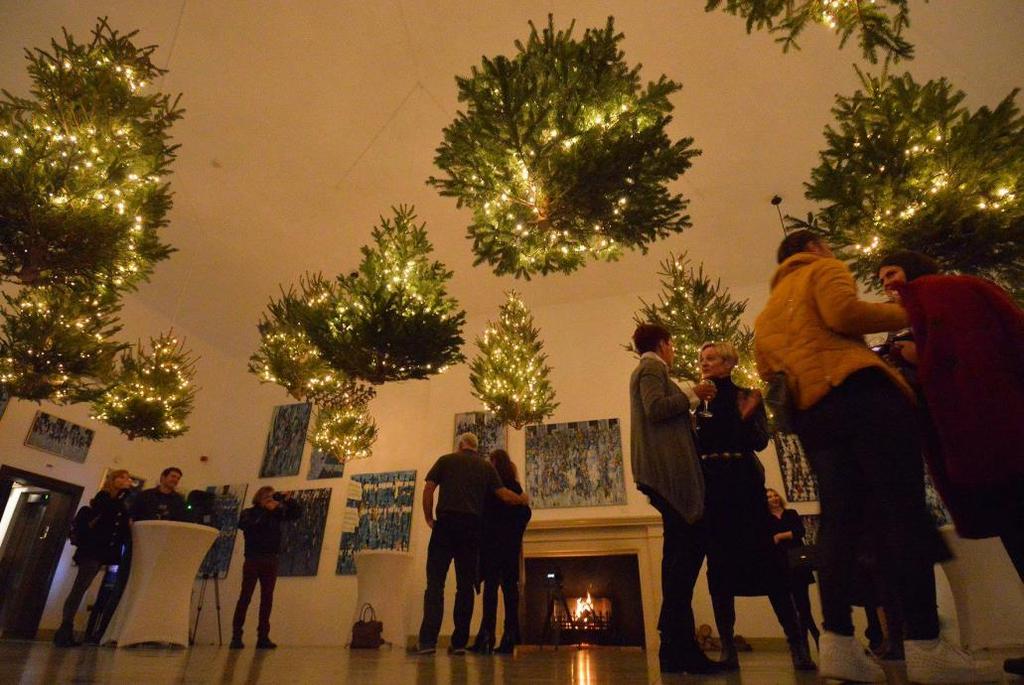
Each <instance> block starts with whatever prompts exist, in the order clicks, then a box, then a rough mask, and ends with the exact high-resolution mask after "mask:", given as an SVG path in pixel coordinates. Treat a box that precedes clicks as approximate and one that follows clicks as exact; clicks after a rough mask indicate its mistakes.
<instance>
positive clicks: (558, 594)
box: [540, 582, 573, 651]
mask: <svg viewBox="0 0 1024 685" xmlns="http://www.w3.org/2000/svg"><path fill="white" fill-rule="evenodd" d="M557 606H561V607H562V611H564V612H565V619H564V620H568V621H572V620H573V619H572V612H571V611H569V603H568V602H566V601H565V592H563V591H562V584H561V583H560V582H559V583H555V584H551V585H548V615H547V618H545V619H544V630H543V632H542V633H541V636H540V646H541V647H543V646H544V645H545V644H547V641H548V636H549V635H550V634H551V630H552V628H553V629H554V631H555V641H554V646H555V650H556V651H557V650H558V645H559V644H561V641H562V620H559V621H555V620H554V618H555V608H556V607H557Z"/></svg>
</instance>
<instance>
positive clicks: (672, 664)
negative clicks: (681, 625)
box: [658, 640, 727, 674]
mask: <svg viewBox="0 0 1024 685" xmlns="http://www.w3.org/2000/svg"><path fill="white" fill-rule="evenodd" d="M658 663H659V665H660V666H661V672H662V673H695V674H699V673H723V672H725V671H726V670H727V669H726V668H725V667H724V666H723V665H722V664H721V663H719V662H717V661H712V660H711V659H709V658H707V657H706V656H705V655H704V652H702V651H701V650H700V646H699V645H698V644H697V641H696V640H690V642H689V643H682V644H680V643H674V642H665V641H662V643H661V647H660V648H659V649H658Z"/></svg>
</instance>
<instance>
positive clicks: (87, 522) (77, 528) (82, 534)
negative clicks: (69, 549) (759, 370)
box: [68, 505, 96, 547]
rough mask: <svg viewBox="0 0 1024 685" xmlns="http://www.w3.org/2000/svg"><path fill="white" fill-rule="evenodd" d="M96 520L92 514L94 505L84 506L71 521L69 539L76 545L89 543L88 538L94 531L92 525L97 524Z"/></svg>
mask: <svg viewBox="0 0 1024 685" xmlns="http://www.w3.org/2000/svg"><path fill="white" fill-rule="evenodd" d="M95 523H96V521H95V518H94V517H93V514H92V507H90V506H89V505H85V506H83V507H82V508H81V509H79V510H78V513H77V514H75V519H74V520H73V521H72V522H71V530H70V531H69V532H68V541H69V542H70V543H71V544H72V545H74V546H75V547H81V546H82V545H84V544H87V542H86V541H87V540H88V539H89V537H90V534H91V533H92V526H93V525H95Z"/></svg>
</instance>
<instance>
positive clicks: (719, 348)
mask: <svg viewBox="0 0 1024 685" xmlns="http://www.w3.org/2000/svg"><path fill="white" fill-rule="evenodd" d="M709 347H713V348H715V351H716V352H718V354H719V355H720V356H721V357H722V359H724V360H725V361H727V362H729V363H731V364H732V365H733V366H736V365H737V364H738V363H739V361H740V353H739V352H737V351H736V346H735V345H733V344H732V343H731V342H726V341H722V342H717V341H714V342H706V343H704V344H703V345H701V346H700V351H701V352H703V351H704V350H706V349H707V348H709Z"/></svg>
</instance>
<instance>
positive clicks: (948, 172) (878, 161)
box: [791, 73, 1024, 300]
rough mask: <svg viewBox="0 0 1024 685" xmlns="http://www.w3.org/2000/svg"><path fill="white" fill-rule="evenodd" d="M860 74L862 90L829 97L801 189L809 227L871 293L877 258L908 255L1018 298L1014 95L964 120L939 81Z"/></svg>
mask: <svg viewBox="0 0 1024 685" xmlns="http://www.w3.org/2000/svg"><path fill="white" fill-rule="evenodd" d="M860 76H861V82H862V87H863V89H862V90H858V91H856V92H855V93H854V94H853V95H852V96H839V97H838V98H837V100H836V105H835V107H834V108H833V110H832V111H833V114H834V117H835V123H834V124H832V125H830V126H828V127H826V129H825V141H826V147H825V149H823V150H822V151H821V152H820V154H819V158H820V163H819V165H818V166H817V167H815V168H814V169H813V170H812V172H811V180H810V182H808V183H807V184H805V187H806V193H805V194H806V196H807V197H808V198H809V199H811V200H815V201H817V202H819V203H821V205H822V208H821V210H820V212H819V213H818V214H817V216H816V217H814V219H815V220H816V222H817V224H818V226H819V230H820V231H821V232H822V233H823V234H824V235H825V237H826V238H827V239H828V241H829V242H830V244H832V246H833V248H834V249H837V254H838V255H839V256H840V257H841V258H843V259H846V260H849V261H850V263H851V266H852V268H853V270H854V271H855V273H856V274H857V275H858V276H859V277H860V279H861V280H862V281H863V282H865V283H866V284H868V285H869V286H872V287H877V271H878V267H879V264H878V262H877V260H878V258H879V257H880V256H881V255H882V254H883V253H885V252H888V251H890V250H893V249H910V250H917V251H920V252H923V253H925V254H928V255H929V256H931V257H932V258H934V259H935V260H936V261H938V262H939V264H940V265H941V266H942V268H943V269H944V270H946V271H949V272H954V273H967V274H973V275H977V276H982V277H984V278H988V279H991V280H993V281H995V282H997V283H999V284H1000V285H1002V286H1003V287H1005V288H1006V289H1007V290H1008V291H1010V292H1011V293H1013V294H1014V296H1015V297H1017V299H1018V300H1020V299H1024V202H1022V200H1024V117H1022V116H1021V113H1020V110H1019V108H1018V106H1017V104H1016V101H1015V98H1016V94H1017V91H1016V90H1014V91H1013V92H1011V93H1010V94H1009V95H1007V96H1006V97H1005V98H1004V99H1003V100H1002V101H1001V102H1000V103H999V104H998V105H997V106H996V107H994V108H989V107H980V108H979V109H977V110H975V111H973V112H972V111H970V110H969V109H968V108H967V107H966V106H965V105H964V99H965V97H966V95H965V93H964V92H963V91H961V90H958V89H956V88H954V87H953V85H952V84H951V83H949V82H948V81H947V80H946V79H944V78H943V79H938V80H932V81H928V82H926V83H923V84H922V83H918V82H916V81H915V80H914V79H913V78H912V77H911V76H910V74H904V75H903V76H890V77H874V76H871V75H868V74H864V73H861V74H860ZM800 223H801V222H799V221H796V220H794V221H792V222H791V224H792V225H799V224H800Z"/></svg>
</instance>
